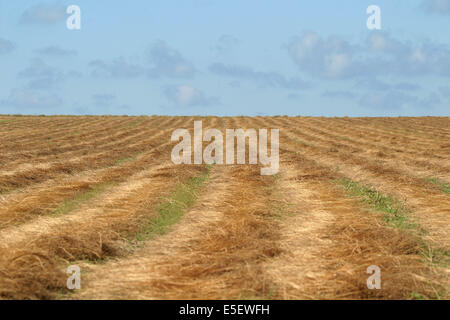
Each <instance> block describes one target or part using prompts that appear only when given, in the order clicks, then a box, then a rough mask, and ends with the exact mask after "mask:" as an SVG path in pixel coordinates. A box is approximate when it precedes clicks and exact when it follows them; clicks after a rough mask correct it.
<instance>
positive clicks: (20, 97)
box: [1, 89, 62, 109]
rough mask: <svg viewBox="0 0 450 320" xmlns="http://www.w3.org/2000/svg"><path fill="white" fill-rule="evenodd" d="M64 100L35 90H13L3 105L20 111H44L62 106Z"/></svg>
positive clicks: (2, 102)
mask: <svg viewBox="0 0 450 320" xmlns="http://www.w3.org/2000/svg"><path fill="white" fill-rule="evenodd" d="M61 103H62V100H61V98H60V97H58V96H56V95H41V94H39V93H37V92H35V91H33V90H28V89H13V90H12V91H11V93H10V95H9V97H8V98H7V99H6V100H2V101H1V104H2V105H4V106H7V107H15V108H18V109H38V108H40V109H42V108H54V107H57V106H60V105H61Z"/></svg>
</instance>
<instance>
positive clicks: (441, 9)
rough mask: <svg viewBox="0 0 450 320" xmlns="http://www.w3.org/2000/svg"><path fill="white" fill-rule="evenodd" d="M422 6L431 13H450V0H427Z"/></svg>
mask: <svg viewBox="0 0 450 320" xmlns="http://www.w3.org/2000/svg"><path fill="white" fill-rule="evenodd" d="M422 7H423V8H424V9H425V10H426V11H427V12H430V13H439V14H450V0H425V1H423V3H422Z"/></svg>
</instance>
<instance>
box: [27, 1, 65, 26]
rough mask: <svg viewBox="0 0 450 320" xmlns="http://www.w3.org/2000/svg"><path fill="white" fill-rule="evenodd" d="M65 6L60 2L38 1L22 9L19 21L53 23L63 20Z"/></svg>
mask: <svg viewBox="0 0 450 320" xmlns="http://www.w3.org/2000/svg"><path fill="white" fill-rule="evenodd" d="M65 18H66V7H65V6H64V5H62V4H60V3H56V2H55V3H38V4H36V5H34V6H32V7H30V8H28V9H26V10H25V11H24V13H23V14H22V16H21V18H20V22H21V23H24V24H54V23H58V22H61V21H64V20H65Z"/></svg>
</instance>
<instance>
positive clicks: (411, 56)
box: [287, 31, 450, 79]
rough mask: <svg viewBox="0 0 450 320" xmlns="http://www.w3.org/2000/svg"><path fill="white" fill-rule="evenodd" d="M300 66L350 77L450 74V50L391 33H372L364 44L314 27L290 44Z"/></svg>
mask: <svg viewBox="0 0 450 320" xmlns="http://www.w3.org/2000/svg"><path fill="white" fill-rule="evenodd" d="M287 49H288V52H289V55H290V57H291V59H292V60H293V61H294V63H295V64H297V66H298V67H299V69H300V70H301V71H302V72H304V73H307V74H309V75H311V76H313V77H316V78H322V79H349V78H357V77H360V78H362V77H374V76H378V75H383V76H385V75H395V76H404V77H410V76H423V75H434V76H444V77H450V50H449V48H448V47H447V46H445V45H441V44H436V43H432V42H430V41H424V42H422V43H419V44H418V45H413V44H412V43H410V42H408V41H401V40H397V39H395V38H393V37H391V36H390V35H389V34H388V33H384V32H377V33H371V34H370V35H369V36H368V37H367V39H366V41H365V43H364V44H363V45H356V44H352V43H350V42H348V41H346V40H344V39H341V38H339V37H337V36H330V37H328V38H323V37H321V36H320V35H319V34H317V33H315V32H311V31H307V32H304V33H303V34H302V35H300V36H298V37H295V38H294V39H292V40H291V41H290V43H289V44H288V46H287Z"/></svg>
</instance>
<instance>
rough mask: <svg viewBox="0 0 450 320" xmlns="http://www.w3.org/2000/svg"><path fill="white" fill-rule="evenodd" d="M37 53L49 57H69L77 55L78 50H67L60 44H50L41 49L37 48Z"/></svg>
mask: <svg viewBox="0 0 450 320" xmlns="http://www.w3.org/2000/svg"><path fill="white" fill-rule="evenodd" d="M36 53H38V54H40V55H43V56H48V57H67V56H73V55H76V54H77V52H76V51H75V50H66V49H62V48H60V47H58V46H48V47H44V48H41V49H38V50H36Z"/></svg>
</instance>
